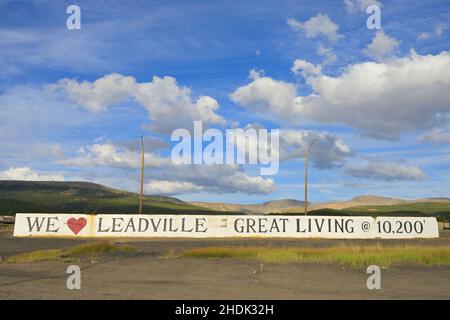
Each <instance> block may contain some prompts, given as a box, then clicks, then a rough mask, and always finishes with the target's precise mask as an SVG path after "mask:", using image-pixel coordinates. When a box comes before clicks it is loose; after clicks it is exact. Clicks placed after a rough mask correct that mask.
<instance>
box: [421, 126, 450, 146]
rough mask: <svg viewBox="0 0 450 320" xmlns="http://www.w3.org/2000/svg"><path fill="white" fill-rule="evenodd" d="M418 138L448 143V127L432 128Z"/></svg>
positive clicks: (449, 132) (449, 137)
mask: <svg viewBox="0 0 450 320" xmlns="http://www.w3.org/2000/svg"><path fill="white" fill-rule="evenodd" d="M418 140H419V141H420V142H433V143H442V144H447V143H450V128H447V129H439V128H434V129H432V130H430V131H428V132H425V133H424V134H423V135H421V136H420V137H419V138H418Z"/></svg>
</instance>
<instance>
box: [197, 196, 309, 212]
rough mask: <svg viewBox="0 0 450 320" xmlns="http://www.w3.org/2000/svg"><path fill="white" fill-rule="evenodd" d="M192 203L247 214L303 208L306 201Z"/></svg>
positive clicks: (212, 208)
mask: <svg viewBox="0 0 450 320" xmlns="http://www.w3.org/2000/svg"><path fill="white" fill-rule="evenodd" d="M190 204H192V205H196V206H200V207H205V208H208V209H211V210H217V211H237V212H242V213H246V214H261V213H262V214H267V213H270V212H275V211H279V210H285V209H289V208H303V207H304V202H303V201H298V200H294V199H284V200H274V201H267V202H264V203H260V204H234V203H221V202H190Z"/></svg>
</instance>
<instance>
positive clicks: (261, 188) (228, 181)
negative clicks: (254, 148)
mask: <svg viewBox="0 0 450 320" xmlns="http://www.w3.org/2000/svg"><path fill="white" fill-rule="evenodd" d="M152 180H158V181H172V182H174V181H175V182H177V181H178V182H180V181H182V182H188V183H191V184H193V185H195V186H197V187H195V188H194V189H198V190H200V189H199V188H200V187H202V188H204V191H208V192H212V193H235V192H242V193H246V194H269V193H271V192H272V191H274V190H275V182H274V181H273V180H272V179H270V178H262V177H260V176H250V175H248V174H246V173H245V171H244V169H243V168H242V166H239V165H223V164H217V165H215V164H214V165H205V164H203V165H195V164H192V165H173V166H171V167H169V168H167V170H163V171H161V172H158V173H155V174H154V175H152ZM192 191H195V190H192Z"/></svg>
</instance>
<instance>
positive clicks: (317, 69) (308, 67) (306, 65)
mask: <svg viewBox="0 0 450 320" xmlns="http://www.w3.org/2000/svg"><path fill="white" fill-rule="evenodd" d="M291 71H292V72H293V73H294V74H296V75H301V76H303V77H304V78H305V79H306V80H308V78H310V77H313V76H320V75H321V74H322V66H320V65H315V64H313V63H310V62H307V61H305V60H301V59H297V60H295V61H294V64H293V65H292V68H291Z"/></svg>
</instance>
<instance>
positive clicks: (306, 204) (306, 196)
mask: <svg viewBox="0 0 450 320" xmlns="http://www.w3.org/2000/svg"><path fill="white" fill-rule="evenodd" d="M316 140H317V139H316V138H314V139H313V141H311V143H310V144H309V146H308V149H306V152H305V216H306V215H307V214H308V160H309V151H310V150H311V147H312V145H313V143H314V142H315V141H316Z"/></svg>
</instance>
